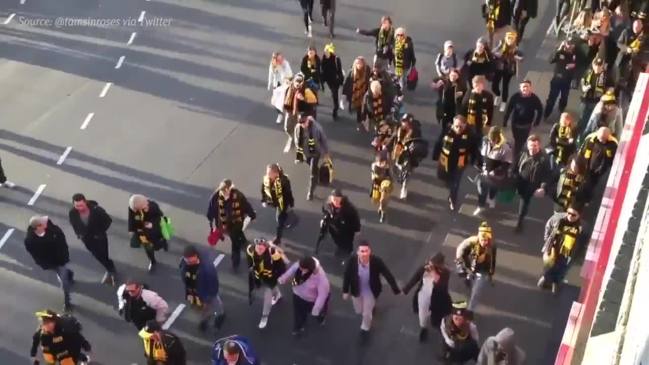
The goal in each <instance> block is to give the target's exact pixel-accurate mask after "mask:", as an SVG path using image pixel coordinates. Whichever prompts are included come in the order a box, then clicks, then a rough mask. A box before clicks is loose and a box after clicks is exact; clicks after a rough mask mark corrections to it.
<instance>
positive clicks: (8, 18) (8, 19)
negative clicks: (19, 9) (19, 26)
mask: <svg viewBox="0 0 649 365" xmlns="http://www.w3.org/2000/svg"><path fill="white" fill-rule="evenodd" d="M15 16H16V13H11V15H9V17H7V19H6V20H5V22H4V24H5V25H7V24H9V22H11V19H13V18H14V17H15Z"/></svg>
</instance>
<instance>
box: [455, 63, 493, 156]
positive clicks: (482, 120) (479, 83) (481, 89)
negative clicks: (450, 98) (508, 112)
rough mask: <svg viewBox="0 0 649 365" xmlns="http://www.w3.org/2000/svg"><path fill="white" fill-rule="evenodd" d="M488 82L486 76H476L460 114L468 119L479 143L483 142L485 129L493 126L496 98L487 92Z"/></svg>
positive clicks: (463, 101)
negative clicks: (486, 85)
mask: <svg viewBox="0 0 649 365" xmlns="http://www.w3.org/2000/svg"><path fill="white" fill-rule="evenodd" d="M486 82H487V80H486V79H485V77H484V76H475V77H473V79H472V80H471V85H472V89H471V91H469V92H467V93H466V94H464V99H462V106H461V107H460V113H459V114H461V115H462V116H464V118H466V123H467V124H468V125H469V127H470V128H471V129H473V132H474V133H475V135H476V137H477V138H478V140H477V141H478V143H479V141H481V140H482V136H483V133H484V132H483V129H484V128H485V127H488V126H491V124H492V121H493V114H494V96H493V94H492V93H490V92H489V91H487V90H485V84H486Z"/></svg>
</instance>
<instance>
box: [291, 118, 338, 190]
mask: <svg viewBox="0 0 649 365" xmlns="http://www.w3.org/2000/svg"><path fill="white" fill-rule="evenodd" d="M293 136H294V137H293V140H294V141H295V150H296V153H295V163H296V164H297V163H300V162H302V163H305V164H307V165H308V166H309V186H308V192H307V195H306V200H313V193H314V192H315V188H316V187H317V186H318V171H319V167H320V159H321V158H322V159H324V160H325V161H331V156H330V155H329V142H328V141H327V135H326V134H325V132H324V129H323V128H322V126H321V125H320V123H318V122H317V121H316V120H315V119H314V118H313V117H311V116H301V117H300V119H299V123H298V124H297V125H296V126H295V131H294V134H293Z"/></svg>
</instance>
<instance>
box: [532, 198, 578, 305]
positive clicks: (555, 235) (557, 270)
mask: <svg viewBox="0 0 649 365" xmlns="http://www.w3.org/2000/svg"><path fill="white" fill-rule="evenodd" d="M579 211H580V209H579V207H578V206H577V205H576V204H572V205H570V206H569V207H568V209H567V210H566V212H565V213H563V212H560V213H555V214H554V215H553V216H552V217H550V219H549V220H548V222H547V223H546V224H545V234H544V237H543V238H544V244H543V249H542V250H541V252H542V253H543V266H544V269H543V275H541V278H539V281H538V283H537V285H538V286H539V287H540V288H544V287H546V286H548V285H550V286H551V288H552V293H553V294H556V293H557V290H558V287H559V285H560V284H561V282H562V281H563V278H564V277H565V275H566V271H568V265H569V264H570V260H571V259H572V257H573V255H574V253H575V251H576V250H575V246H576V245H577V240H578V239H579V235H580V234H581V221H580V218H581V217H580V212H579Z"/></svg>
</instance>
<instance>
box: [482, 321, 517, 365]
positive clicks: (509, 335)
mask: <svg viewBox="0 0 649 365" xmlns="http://www.w3.org/2000/svg"><path fill="white" fill-rule="evenodd" d="M514 336H515V333H514V330H512V329H511V328H509V327H505V328H503V329H502V330H500V332H498V334H497V335H495V336H491V337H487V339H486V340H485V342H484V343H483V344H482V348H481V349H480V354H478V360H477V362H476V364H477V365H495V364H498V365H524V364H525V360H526V355H525V351H523V350H522V349H521V348H520V347H518V346H517V345H516V340H515V337H514Z"/></svg>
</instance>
